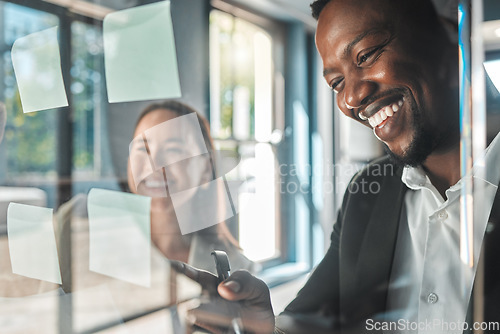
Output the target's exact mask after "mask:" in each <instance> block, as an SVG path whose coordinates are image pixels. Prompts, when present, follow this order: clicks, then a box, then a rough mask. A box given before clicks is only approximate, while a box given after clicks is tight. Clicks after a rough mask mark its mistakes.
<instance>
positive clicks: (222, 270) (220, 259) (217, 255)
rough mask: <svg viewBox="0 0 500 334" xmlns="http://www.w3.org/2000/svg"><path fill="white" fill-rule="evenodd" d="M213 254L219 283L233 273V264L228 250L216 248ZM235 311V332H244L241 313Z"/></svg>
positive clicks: (237, 333) (232, 323)
mask: <svg viewBox="0 0 500 334" xmlns="http://www.w3.org/2000/svg"><path fill="white" fill-rule="evenodd" d="M212 256H213V257H214V261H215V268H216V269H217V276H218V277H219V283H220V282H222V281H224V280H226V279H227V278H228V277H229V275H231V266H230V265H229V258H228V257H227V254H226V252H224V251H221V250H214V251H213V252H212ZM233 312H235V314H234V316H233V319H232V320H231V325H232V326H233V328H232V329H233V331H234V333H235V334H242V333H243V331H242V328H243V325H242V322H241V318H240V315H239V314H238V312H237V311H233Z"/></svg>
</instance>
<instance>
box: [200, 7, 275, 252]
mask: <svg viewBox="0 0 500 334" xmlns="http://www.w3.org/2000/svg"><path fill="white" fill-rule="evenodd" d="M273 42H274V41H273V37H272V36H271V35H270V33H268V32H267V31H266V30H265V29H263V28H261V27H259V26H257V25H255V24H252V23H250V22H248V21H245V20H243V19H240V18H237V17H234V16H232V15H230V14H227V13H224V12H222V11H219V10H213V11H212V12H211V14H210V125H211V131H212V135H213V136H214V138H216V144H217V148H218V149H221V150H229V151H233V152H234V153H235V155H237V156H239V157H240V158H241V161H240V163H239V165H238V166H237V167H236V168H235V169H234V170H233V171H232V173H230V174H229V175H228V178H229V180H233V181H241V184H240V185H238V186H239V195H238V198H237V202H238V205H239V206H240V208H239V209H240V213H239V217H238V226H237V228H236V230H237V231H236V233H237V235H238V239H239V242H240V244H241V247H242V248H243V250H244V252H245V254H246V255H247V256H248V257H249V258H251V259H252V260H256V261H262V260H266V259H270V258H273V257H277V256H279V255H280V253H279V252H280V251H279V249H280V240H279V237H278V232H279V219H278V217H277V213H278V212H279V210H278V198H277V196H276V194H277V192H276V188H275V187H276V184H277V182H278V178H277V173H276V169H277V162H276V150H275V147H273V145H272V143H271V140H272V137H273V130H274V129H275V126H276V124H275V118H276V115H275V108H274V103H275V94H274V91H273V87H274V77H275V73H274V71H275V68H274V57H275V55H274V54H273V47H272V45H273ZM245 206H246V207H245Z"/></svg>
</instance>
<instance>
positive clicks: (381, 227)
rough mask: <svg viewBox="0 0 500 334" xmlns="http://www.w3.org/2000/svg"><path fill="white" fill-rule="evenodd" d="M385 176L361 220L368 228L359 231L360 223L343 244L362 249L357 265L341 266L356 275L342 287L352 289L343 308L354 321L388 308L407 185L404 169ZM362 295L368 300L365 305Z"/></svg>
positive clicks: (345, 270) (349, 290) (346, 289)
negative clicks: (361, 302)
mask: <svg viewBox="0 0 500 334" xmlns="http://www.w3.org/2000/svg"><path fill="white" fill-rule="evenodd" d="M381 180H382V182H383V183H382V186H381V191H380V193H379V194H377V196H375V197H373V198H371V201H372V202H371V203H370V205H371V206H372V210H368V211H366V212H367V214H369V216H367V217H361V219H364V221H366V222H367V223H366V224H365V225H362V222H359V224H361V225H362V226H363V227H362V229H363V231H364V232H362V233H359V232H361V229H360V228H359V226H358V229H357V231H356V232H357V233H358V235H357V236H355V235H354V233H355V231H349V232H351V233H349V236H346V238H344V239H343V243H344V245H343V248H350V247H355V248H358V250H359V253H358V254H359V255H358V257H357V260H356V261H354V263H353V264H354V266H353V267H351V268H348V264H347V263H345V262H344V263H345V266H344V268H342V266H341V270H340V272H341V275H343V273H344V272H350V273H352V274H354V275H353V277H352V279H349V280H344V281H343V284H342V285H343V286H342V287H341V292H342V290H344V291H348V292H350V293H349V294H344V293H342V294H341V295H342V296H343V297H344V298H342V297H341V306H342V308H343V312H345V313H346V314H349V315H350V317H351V315H352V319H350V321H353V322H355V321H357V320H361V319H363V317H366V316H368V315H370V314H374V313H377V312H380V311H383V310H385V305H386V299H387V298H386V297H387V287H388V284H389V278H390V273H391V267H392V259H393V253H394V248H395V244H396V239H397V234H398V225H399V220H400V216H401V209H402V206H403V199H404V194H405V192H406V190H407V187H406V186H405V185H404V183H403V182H402V181H401V169H398V171H397V172H396V173H395V174H394V175H392V176H390V177H384V178H382V179H381ZM367 198H368V197H367ZM361 215H362V214H361ZM358 218H359V217H358ZM346 227H347V225H346ZM346 232H347V231H346ZM345 243H349V244H348V245H345ZM341 259H342V254H341ZM351 260H352V259H351ZM343 269H344V270H343ZM347 297H349V300H348V299H347ZM359 298H362V299H363V300H364V301H366V303H365V302H363V305H362V306H361V308H360V304H359ZM348 321H349V320H348Z"/></svg>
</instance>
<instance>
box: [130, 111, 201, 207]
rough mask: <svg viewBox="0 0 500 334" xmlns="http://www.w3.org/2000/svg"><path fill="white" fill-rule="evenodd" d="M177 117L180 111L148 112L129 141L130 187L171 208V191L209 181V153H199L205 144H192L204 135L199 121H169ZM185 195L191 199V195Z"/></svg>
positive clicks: (157, 203) (134, 191) (154, 202)
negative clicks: (178, 123) (179, 123)
mask: <svg viewBox="0 0 500 334" xmlns="http://www.w3.org/2000/svg"><path fill="white" fill-rule="evenodd" d="M192 116H195V115H192ZM177 117H179V115H178V114H177V113H175V112H173V111H171V110H166V109H157V110H153V111H151V112H149V113H148V114H146V115H145V116H144V117H143V118H142V119H141V120H140V121H139V123H138V124H137V127H136V129H135V132H134V139H133V141H132V143H131V144H130V159H129V165H128V184H129V187H130V189H131V191H132V192H133V193H136V194H140V195H144V196H150V197H152V206H153V207H154V206H158V205H161V206H167V207H169V208H171V207H172V202H171V200H170V196H168V194H174V193H178V192H180V191H184V190H187V189H191V188H193V187H197V186H200V185H201V184H203V183H206V182H208V181H210V179H209V178H210V176H211V169H210V162H209V159H208V154H202V155H200V152H203V151H206V147H201V148H200V147H197V146H205V143H204V142H203V143H199V142H198V143H196V144H195V145H193V141H192V138H196V137H199V136H200V135H201V133H198V132H199V126H198V124H193V125H191V124H190V123H189V122H188V123H186V122H184V123H183V126H177V125H176V123H175V122H170V123H169V121H170V120H173V119H175V118H177ZM192 119H194V118H192V117H191V118H190V120H192ZM177 121H179V119H178V120H177ZM196 122H197V123H198V121H197V118H196ZM186 157H191V158H186ZM167 189H168V192H167ZM185 197H186V198H185V200H186V201H187V200H189V196H185ZM166 199H167V200H166ZM160 203H161V204H160Z"/></svg>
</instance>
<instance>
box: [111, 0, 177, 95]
mask: <svg viewBox="0 0 500 334" xmlns="http://www.w3.org/2000/svg"><path fill="white" fill-rule="evenodd" d="M103 38H104V60H105V65H106V66H105V69H106V82H107V87H108V97H109V102H111V103H114V102H126V101H139V100H153V99H164V98H171V97H180V96H181V89H180V83H179V74H178V71H177V56H176V51H175V41H174V31H173V27H172V19H171V16H170V2H169V1H162V2H159V3H155V4H151V5H146V6H140V7H135V8H131V9H126V10H122V11H119V12H115V13H111V14H109V15H107V16H106V17H105V19H104V23H103Z"/></svg>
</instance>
